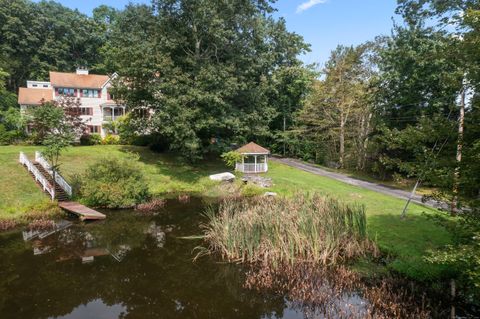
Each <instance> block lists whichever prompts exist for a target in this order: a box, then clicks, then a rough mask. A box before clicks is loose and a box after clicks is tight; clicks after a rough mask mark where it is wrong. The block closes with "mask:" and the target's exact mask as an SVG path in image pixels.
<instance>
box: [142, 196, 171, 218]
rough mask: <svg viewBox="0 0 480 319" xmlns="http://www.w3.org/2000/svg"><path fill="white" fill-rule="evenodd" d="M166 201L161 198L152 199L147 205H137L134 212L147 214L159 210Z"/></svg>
mask: <svg viewBox="0 0 480 319" xmlns="http://www.w3.org/2000/svg"><path fill="white" fill-rule="evenodd" d="M165 203H166V201H165V200H164V199H162V198H154V199H152V200H150V201H148V202H147V203H143V204H139V205H137V206H136V207H135V210H136V211H138V212H140V213H142V214H148V213H152V212H155V211H157V210H159V209H160V208H162V207H164V206H165Z"/></svg>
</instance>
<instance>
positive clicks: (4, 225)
mask: <svg viewBox="0 0 480 319" xmlns="http://www.w3.org/2000/svg"><path fill="white" fill-rule="evenodd" d="M16 226H17V221H16V220H14V219H1V220H0V231H6V230H10V229H13V228H15V227H16Z"/></svg>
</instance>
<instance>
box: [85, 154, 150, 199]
mask: <svg viewBox="0 0 480 319" xmlns="http://www.w3.org/2000/svg"><path fill="white" fill-rule="evenodd" d="M137 160H138V159H135V158H114V157H112V158H104V159H101V160H99V161H97V162H95V163H93V164H92V165H90V166H89V167H88V168H87V170H86V172H85V174H84V176H83V178H82V182H81V184H82V186H81V188H80V194H81V195H80V196H81V198H82V200H83V201H84V202H85V204H87V205H92V206H94V207H108V208H124V207H133V206H135V205H137V204H140V203H142V202H144V201H145V200H147V199H148V198H149V196H150V194H149V190H148V184H147V182H146V179H145V176H144V174H143V172H142V169H141V168H140V167H139V165H138V163H137Z"/></svg>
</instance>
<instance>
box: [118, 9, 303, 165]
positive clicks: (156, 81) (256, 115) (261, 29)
mask: <svg viewBox="0 0 480 319" xmlns="http://www.w3.org/2000/svg"><path fill="white" fill-rule="evenodd" d="M272 10H273V9H272V8H271V7H270V2H269V1H260V0H258V1H255V0H245V1H241V2H225V1H206V0H201V1H193V0H168V1H154V3H153V6H151V7H150V6H145V5H142V6H133V5H131V6H128V7H127V8H126V10H125V11H124V12H122V13H121V14H120V15H119V17H118V19H117V21H116V23H115V27H114V31H113V32H112V39H114V40H113V41H112V44H113V45H114V48H113V49H112V50H111V55H110V59H111V60H114V61H116V62H115V63H117V64H118V67H119V73H120V74H122V76H123V77H124V79H125V81H124V82H123V83H120V85H119V87H118V92H117V93H118V95H119V96H120V97H121V98H122V99H124V100H125V101H126V103H127V105H128V106H129V108H130V110H132V109H133V110H135V109H139V108H140V107H144V106H145V105H148V106H149V107H150V108H151V109H152V110H153V111H154V112H153V113H152V115H151V116H150V117H149V118H147V119H146V120H147V121H148V123H149V126H150V129H151V132H155V133H158V134H160V135H162V136H164V137H165V138H166V139H167V140H168V141H169V145H170V149H172V150H175V151H179V152H181V153H182V154H184V155H185V156H186V157H188V158H190V159H192V160H193V159H197V158H199V157H201V156H202V155H203V154H204V152H205V151H206V150H207V149H210V148H211V147H212V146H216V147H218V148H220V151H222V148H225V146H228V145H229V143H231V142H244V141H245V140H247V139H253V138H255V139H262V138H263V139H265V138H268V137H270V136H271V133H270V131H269V124H270V122H271V121H272V119H273V118H274V117H276V116H277V114H278V111H277V110H276V109H275V106H274V105H272V103H270V99H269V92H271V89H272V85H273V84H272V83H273V81H272V77H273V74H274V73H275V71H276V70H278V69H279V68H280V67H284V66H285V67H288V66H296V65H300V61H299V60H298V59H297V55H298V54H299V53H301V52H304V51H305V50H306V49H307V48H308V47H307V45H306V44H305V43H304V42H303V40H302V39H301V37H300V36H298V35H296V34H294V33H290V32H288V31H286V26H285V21H284V20H274V19H273V18H272V17H270V16H269V13H271V12H272ZM140 16H141V17H142V18H141V19H139V18H138V17H140ZM212 138H215V139H214V140H217V141H220V143H217V144H214V145H211V144H210V141H211V140H212Z"/></svg>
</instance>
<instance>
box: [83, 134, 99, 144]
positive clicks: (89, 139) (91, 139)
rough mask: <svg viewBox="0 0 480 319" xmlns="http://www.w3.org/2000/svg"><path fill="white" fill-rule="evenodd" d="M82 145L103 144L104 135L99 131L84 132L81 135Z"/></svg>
mask: <svg viewBox="0 0 480 319" xmlns="http://www.w3.org/2000/svg"><path fill="white" fill-rule="evenodd" d="M80 144H81V145H99V144H102V137H101V136H100V134H98V133H93V134H84V135H82V136H81V137H80Z"/></svg>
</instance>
